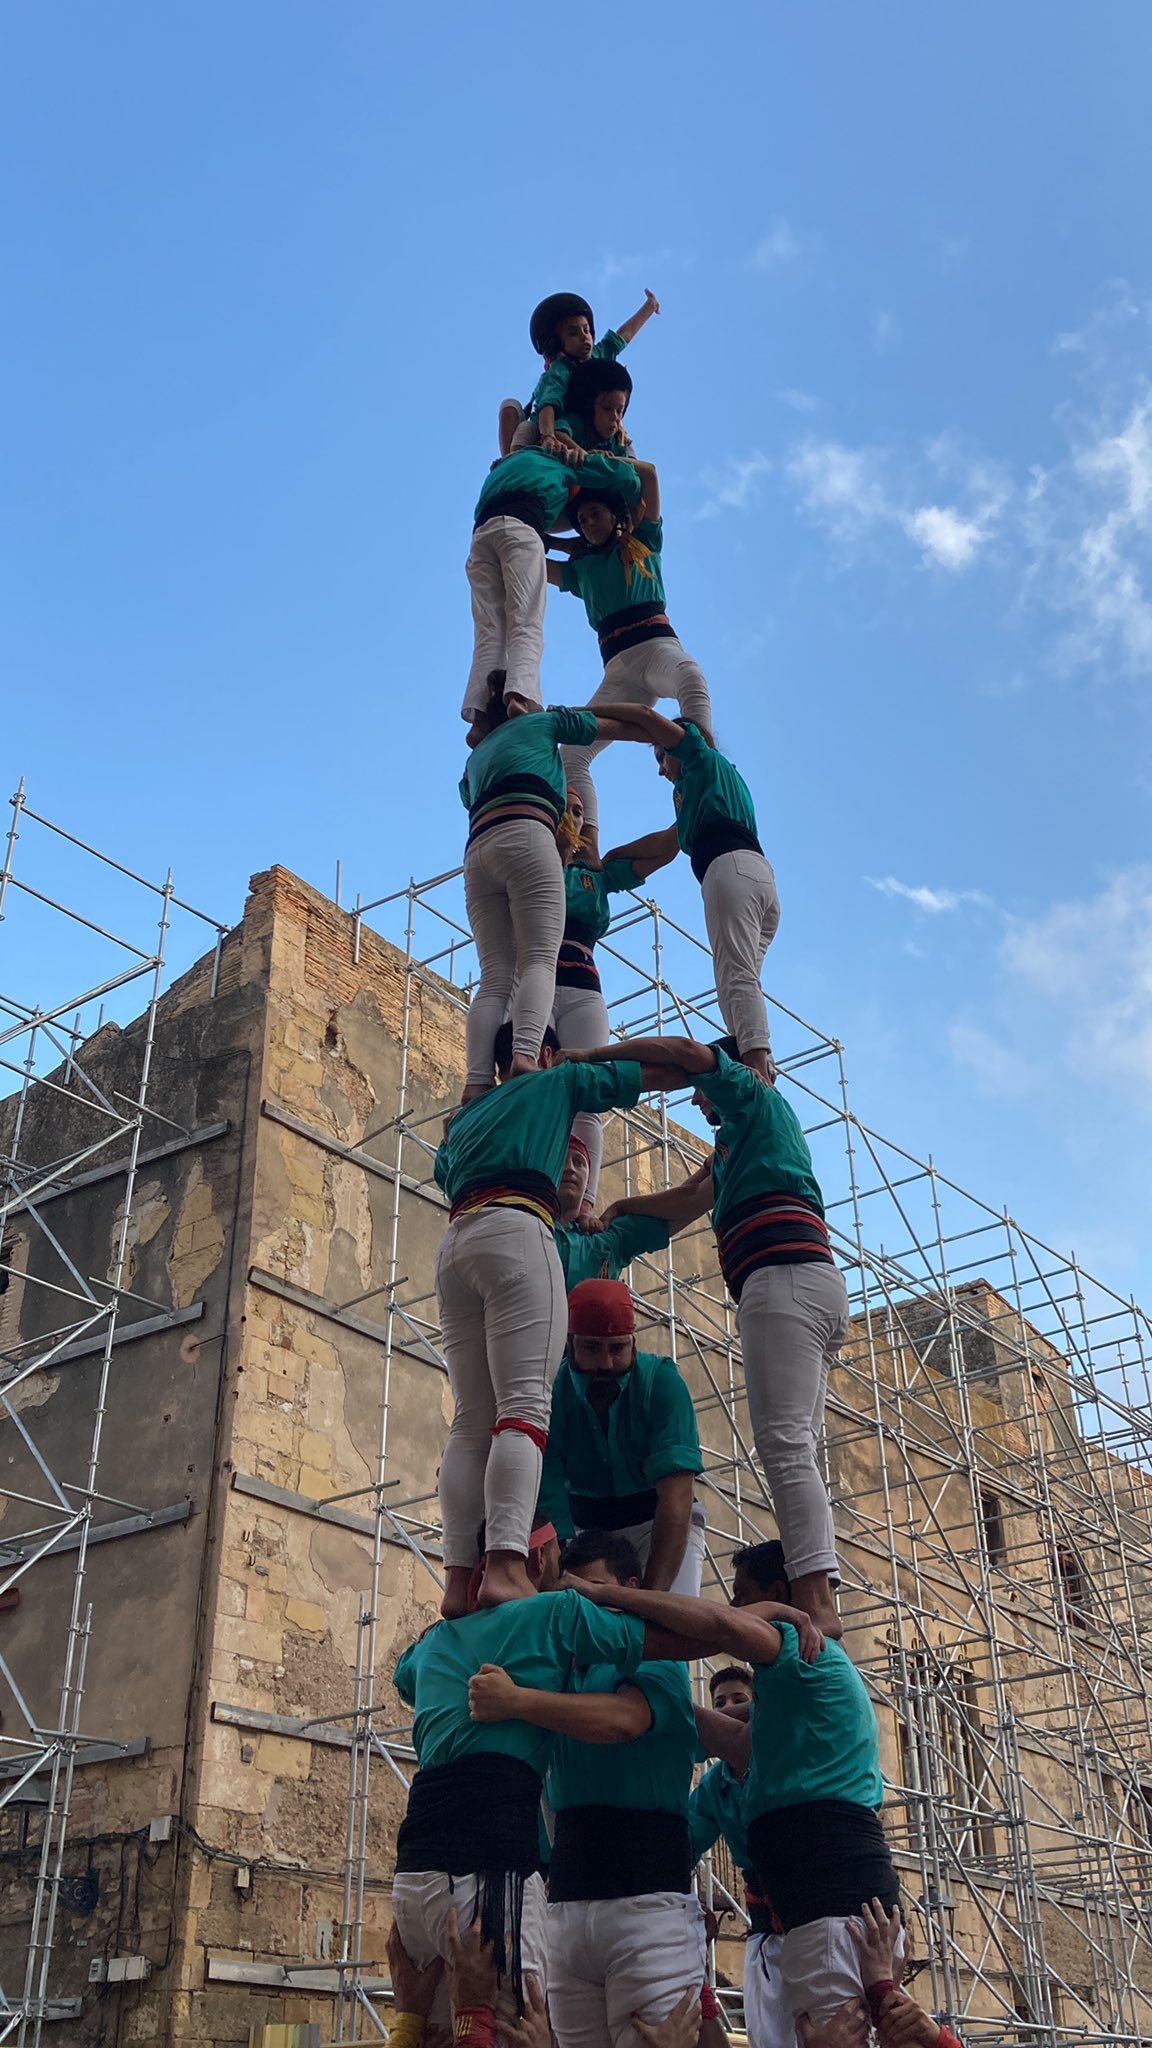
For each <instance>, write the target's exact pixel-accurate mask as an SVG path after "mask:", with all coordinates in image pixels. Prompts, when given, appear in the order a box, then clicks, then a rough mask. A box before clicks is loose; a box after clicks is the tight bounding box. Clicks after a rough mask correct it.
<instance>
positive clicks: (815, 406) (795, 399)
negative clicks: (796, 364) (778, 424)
mask: <svg viewBox="0 0 1152 2048" xmlns="http://www.w3.org/2000/svg"><path fill="white" fill-rule="evenodd" d="M776 396H777V398H778V399H779V400H780V403H781V405H786V406H788V407H789V408H790V409H791V411H793V412H819V410H820V400H819V399H818V398H813V396H812V393H811V392H810V391H798V390H797V389H796V386H795V385H794V384H788V385H786V386H785V388H784V390H783V391H778V392H777V393H776Z"/></svg>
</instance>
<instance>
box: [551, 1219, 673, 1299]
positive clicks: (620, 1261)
mask: <svg viewBox="0 0 1152 2048" xmlns="http://www.w3.org/2000/svg"><path fill="white" fill-rule="evenodd" d="M671 1242H672V1232H671V1231H670V1229H669V1228H668V1225H667V1224H666V1223H662V1222H661V1221H660V1219H659V1217H658V1216H618V1217H617V1218H616V1221H615V1223H610V1224H609V1225H608V1228H607V1230H581V1229H580V1228H579V1226H578V1225H577V1224H575V1223H558V1224H557V1225H556V1249H557V1251H558V1252H559V1254H560V1264H561V1265H562V1266H563V1268H564V1285H565V1287H566V1288H567V1289H568V1292H569V1294H571V1292H572V1289H573V1288H574V1287H579V1285H580V1282H581V1281H582V1280H618V1279H619V1278H620V1275H621V1273H622V1272H623V1271H624V1268H625V1266H630V1265H631V1264H632V1261H633V1259H635V1258H638V1257H639V1255H640V1253H641V1252H664V1251H667V1249H668V1246H669V1245H670V1244H671Z"/></svg>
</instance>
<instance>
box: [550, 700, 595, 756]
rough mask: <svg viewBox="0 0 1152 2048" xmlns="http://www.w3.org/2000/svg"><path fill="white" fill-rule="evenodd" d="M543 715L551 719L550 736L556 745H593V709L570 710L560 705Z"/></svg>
mask: <svg viewBox="0 0 1152 2048" xmlns="http://www.w3.org/2000/svg"><path fill="white" fill-rule="evenodd" d="M544 716H545V718H549V719H551V721H552V737H553V739H554V740H555V742H556V745H557V746H558V747H591V746H595V744H596V713H595V712H594V711H571V710H568V709H567V708H566V707H565V706H563V705H561V706H559V707H558V708H557V709H556V710H555V711H546V712H545V713H544Z"/></svg>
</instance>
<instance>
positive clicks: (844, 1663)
mask: <svg viewBox="0 0 1152 2048" xmlns="http://www.w3.org/2000/svg"><path fill="white" fill-rule="evenodd" d="M773 1627H774V1628H778V1629H779V1630H780V1634H781V1636H782V1638H783V1647H782V1649H781V1651H780V1655H779V1656H778V1657H777V1659H776V1662H775V1663H774V1664H758V1665H757V1666H756V1670H755V1680H754V1688H755V1704H754V1706H753V1711H752V1765H751V1769H750V1770H749V1772H748V1778H747V1784H746V1789H745V1795H744V1819H745V1821H746V1822H747V1824H748V1825H751V1823H752V1822H753V1821H754V1820H755V1819H756V1817H757V1815H758V1814H761V1813H771V1812H773V1811H774V1810H775V1809H776V1808H777V1807H778V1806H804V1805H807V1804H808V1802H809V1801H810V1800H813V1799H850V1800H851V1801H852V1802H853V1804H854V1805H856V1806H870V1807H876V1808H878V1807H879V1806H880V1805H881V1804H882V1802H883V1798H884V1780H883V1778H882V1777H881V1775H880V1738H879V1736H878V1734H877V1731H876V1716H875V1714H874V1712H873V1710H872V1702H871V1700H870V1699H869V1697H868V1692H867V1688H866V1687H865V1684H864V1680H863V1679H862V1678H861V1676H860V1673H859V1672H858V1671H857V1669H856V1666H855V1665H854V1664H853V1662H852V1659H851V1657H850V1656H849V1655H848V1652H847V1651H846V1650H843V1649H841V1647H840V1644H839V1643H834V1642H831V1641H829V1640H826V1641H825V1644H824V1648H823V1649H822V1650H821V1652H820V1655H819V1656H818V1657H817V1659H816V1662H815V1663H814V1664H805V1663H804V1661H803V1659H802V1657H801V1655H800V1638H799V1636H798V1635H797V1633H796V1630H795V1629H794V1627H793V1626H792V1623H791V1622H790V1621H777V1622H774V1623H773Z"/></svg>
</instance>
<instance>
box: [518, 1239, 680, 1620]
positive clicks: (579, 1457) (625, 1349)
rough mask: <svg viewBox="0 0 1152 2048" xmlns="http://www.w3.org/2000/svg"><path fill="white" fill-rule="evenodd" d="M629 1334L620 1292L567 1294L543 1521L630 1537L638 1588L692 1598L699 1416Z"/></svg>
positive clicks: (590, 1287) (625, 1295) (632, 1317)
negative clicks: (637, 1563) (637, 1562)
mask: <svg viewBox="0 0 1152 2048" xmlns="http://www.w3.org/2000/svg"><path fill="white" fill-rule="evenodd" d="M635 1332H636V1311H635V1309H634V1307H633V1304H632V1296H631V1294H630V1293H629V1290H628V1289H627V1287H625V1286H624V1285H623V1283H622V1282H621V1281H619V1280H583V1281H581V1282H580V1285H579V1286H578V1287H574V1288H573V1289H572V1292H571V1293H570V1295H569V1297H568V1347H567V1354H566V1356H565V1358H564V1362H563V1364H562V1365H561V1367H560V1370H559V1372H558V1373H557V1375H556V1382H555V1385H554V1387H553V1389H552V1416H551V1422H550V1425H549V1432H548V1445H547V1449H546V1451H545V1454H544V1467H543V1472H542V1474H541V1484H540V1511H541V1512H542V1513H546V1514H548V1515H549V1516H550V1517H551V1519H552V1520H553V1521H554V1522H555V1524H556V1527H557V1528H558V1529H559V1530H560V1531H561V1533H562V1534H567V1533H568V1532H569V1531H572V1530H575V1531H576V1532H577V1533H583V1532H584V1531H588V1530H591V1531H597V1530H612V1531H614V1532H615V1533H617V1534H619V1535H623V1536H626V1537H627V1538H628V1541H629V1542H630V1543H631V1544H632V1545H633V1546H634V1548H635V1549H636V1550H637V1552H638V1553H639V1557H640V1563H641V1568H642V1570H643V1572H644V1583H645V1585H647V1586H655V1587H657V1588H659V1589H660V1590H662V1591H664V1590H667V1589H669V1588H671V1590H672V1591H674V1592H678V1593H680V1592H682V1593H693V1594H695V1593H698V1592H699V1591H700V1581H701V1577H702V1575H703V1570H704V1511H703V1509H702V1508H701V1507H700V1506H699V1505H698V1503H697V1501H696V1499H695V1487H694V1481H695V1477H696V1474H697V1473H699V1472H701V1471H703V1469H704V1460H703V1458H702V1456H701V1453H700V1433H699V1430H698V1429H697V1426H696V1411H695V1409H694V1407H693V1405H692V1396H691V1393H690V1392H689V1390H688V1386H687V1384H686V1382H685V1381H684V1380H683V1379H682V1377H681V1375H680V1373H679V1372H678V1370H677V1368H676V1364H675V1361H674V1360H673V1359H671V1358H662V1357H660V1356H658V1355H657V1354H656V1353H655V1352H651V1351H640V1350H638V1349H637V1345H636V1335H635Z"/></svg>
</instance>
